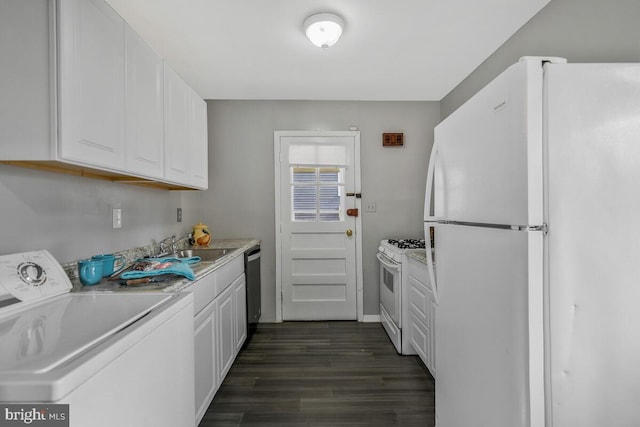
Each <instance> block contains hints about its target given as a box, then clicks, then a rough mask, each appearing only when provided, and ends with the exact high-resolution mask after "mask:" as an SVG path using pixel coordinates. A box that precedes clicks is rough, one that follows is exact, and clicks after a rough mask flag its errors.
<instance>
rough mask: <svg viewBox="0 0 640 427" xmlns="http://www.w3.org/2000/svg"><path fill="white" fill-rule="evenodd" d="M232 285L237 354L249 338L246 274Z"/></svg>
mask: <svg viewBox="0 0 640 427" xmlns="http://www.w3.org/2000/svg"><path fill="white" fill-rule="evenodd" d="M231 286H232V287H233V306H234V314H235V321H234V326H235V347H236V354H237V353H239V352H240V349H241V348H242V345H243V344H244V342H245V341H246V339H247V283H246V280H245V276H241V277H238V278H237V279H236V281H235V282H233V284H232V285H231Z"/></svg>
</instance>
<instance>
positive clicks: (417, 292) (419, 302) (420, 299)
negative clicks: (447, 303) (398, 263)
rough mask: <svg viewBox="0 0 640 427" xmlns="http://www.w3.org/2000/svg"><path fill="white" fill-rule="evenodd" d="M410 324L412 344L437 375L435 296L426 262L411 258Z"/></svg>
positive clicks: (430, 370)
mask: <svg viewBox="0 0 640 427" xmlns="http://www.w3.org/2000/svg"><path fill="white" fill-rule="evenodd" d="M407 291H408V293H409V295H408V301H409V316H408V325H406V326H405V327H406V328H408V331H409V340H410V342H411V345H412V346H413V348H414V349H415V350H416V352H417V353H418V356H419V357H420V359H422V361H423V362H424V364H425V365H426V366H427V368H428V369H429V372H431V375H433V376H434V377H435V376H436V366H435V362H436V358H435V355H436V353H435V329H434V325H435V308H436V306H435V298H434V295H433V291H432V289H431V286H430V283H429V275H428V271H427V266H426V264H425V263H423V262H421V261H419V260H417V259H414V258H409V287H408V289H407Z"/></svg>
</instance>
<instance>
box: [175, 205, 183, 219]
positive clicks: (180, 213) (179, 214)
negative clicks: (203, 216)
mask: <svg viewBox="0 0 640 427" xmlns="http://www.w3.org/2000/svg"><path fill="white" fill-rule="evenodd" d="M176 219H177V220H178V222H182V208H178V211H177V214H176Z"/></svg>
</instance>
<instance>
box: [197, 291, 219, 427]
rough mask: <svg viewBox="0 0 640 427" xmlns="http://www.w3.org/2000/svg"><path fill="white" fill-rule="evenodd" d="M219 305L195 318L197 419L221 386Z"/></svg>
mask: <svg viewBox="0 0 640 427" xmlns="http://www.w3.org/2000/svg"><path fill="white" fill-rule="evenodd" d="M217 313H218V312H217V304H216V303H215V301H212V302H211V303H210V304H209V305H208V306H207V307H206V308H205V309H204V310H202V311H201V312H200V313H198V315H197V316H196V318H195V330H194V332H193V336H194V345H195V352H194V355H195V387H196V393H195V396H196V419H197V420H199V419H200V418H201V417H202V415H204V413H205V411H206V410H207V407H208V406H209V402H211V400H213V396H214V395H215V394H216V391H217V390H218V386H219V380H218V371H217V369H216V360H217V358H216V353H215V351H216V344H215V343H216V335H217V331H216V325H217V320H218V314H217Z"/></svg>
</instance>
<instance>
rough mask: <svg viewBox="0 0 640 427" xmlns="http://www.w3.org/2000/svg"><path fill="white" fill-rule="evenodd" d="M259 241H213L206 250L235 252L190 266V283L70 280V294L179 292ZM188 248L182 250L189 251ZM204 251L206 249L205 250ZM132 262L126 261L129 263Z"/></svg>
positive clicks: (174, 281) (173, 281)
mask: <svg viewBox="0 0 640 427" xmlns="http://www.w3.org/2000/svg"><path fill="white" fill-rule="evenodd" d="M259 244H260V240H256V239H217V240H213V241H212V242H211V243H210V244H209V246H208V249H229V248H235V250H233V251H231V252H229V253H228V254H226V255H224V256H223V257H221V258H218V259H217V260H215V261H200V262H198V263H196V264H191V269H192V270H193V272H194V273H195V276H196V278H195V280H194V281H191V280H189V279H187V278H185V277H180V276H176V278H175V279H173V278H172V279H169V280H167V281H164V282H158V283H150V284H146V285H138V286H125V285H121V284H120V283H118V282H114V281H110V280H109V279H108V278H105V279H102V281H101V282H100V283H98V284H97V285H93V286H83V285H82V284H81V283H80V281H79V280H78V279H77V278H72V280H71V283H73V289H72V290H71V292H141V291H142V292H145V291H156V292H158V291H161V292H180V291H182V290H184V289H185V288H187V287H189V286H190V285H192V284H193V283H194V282H195V281H197V280H199V279H201V278H202V277H204V276H206V275H208V274H210V273H212V272H214V271H215V270H217V269H218V268H220V267H222V266H223V265H225V264H227V263H228V262H230V261H231V260H233V259H235V258H237V257H239V256H243V254H244V252H245V251H246V250H247V249H250V248H251V247H253V246H255V245H259ZM189 248H190V247H189V246H186V247H184V248H183V249H189ZM193 248H194V249H203V248H202V247H201V246H198V247H193ZM205 249H206V248H205ZM131 261H133V260H128V262H131Z"/></svg>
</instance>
